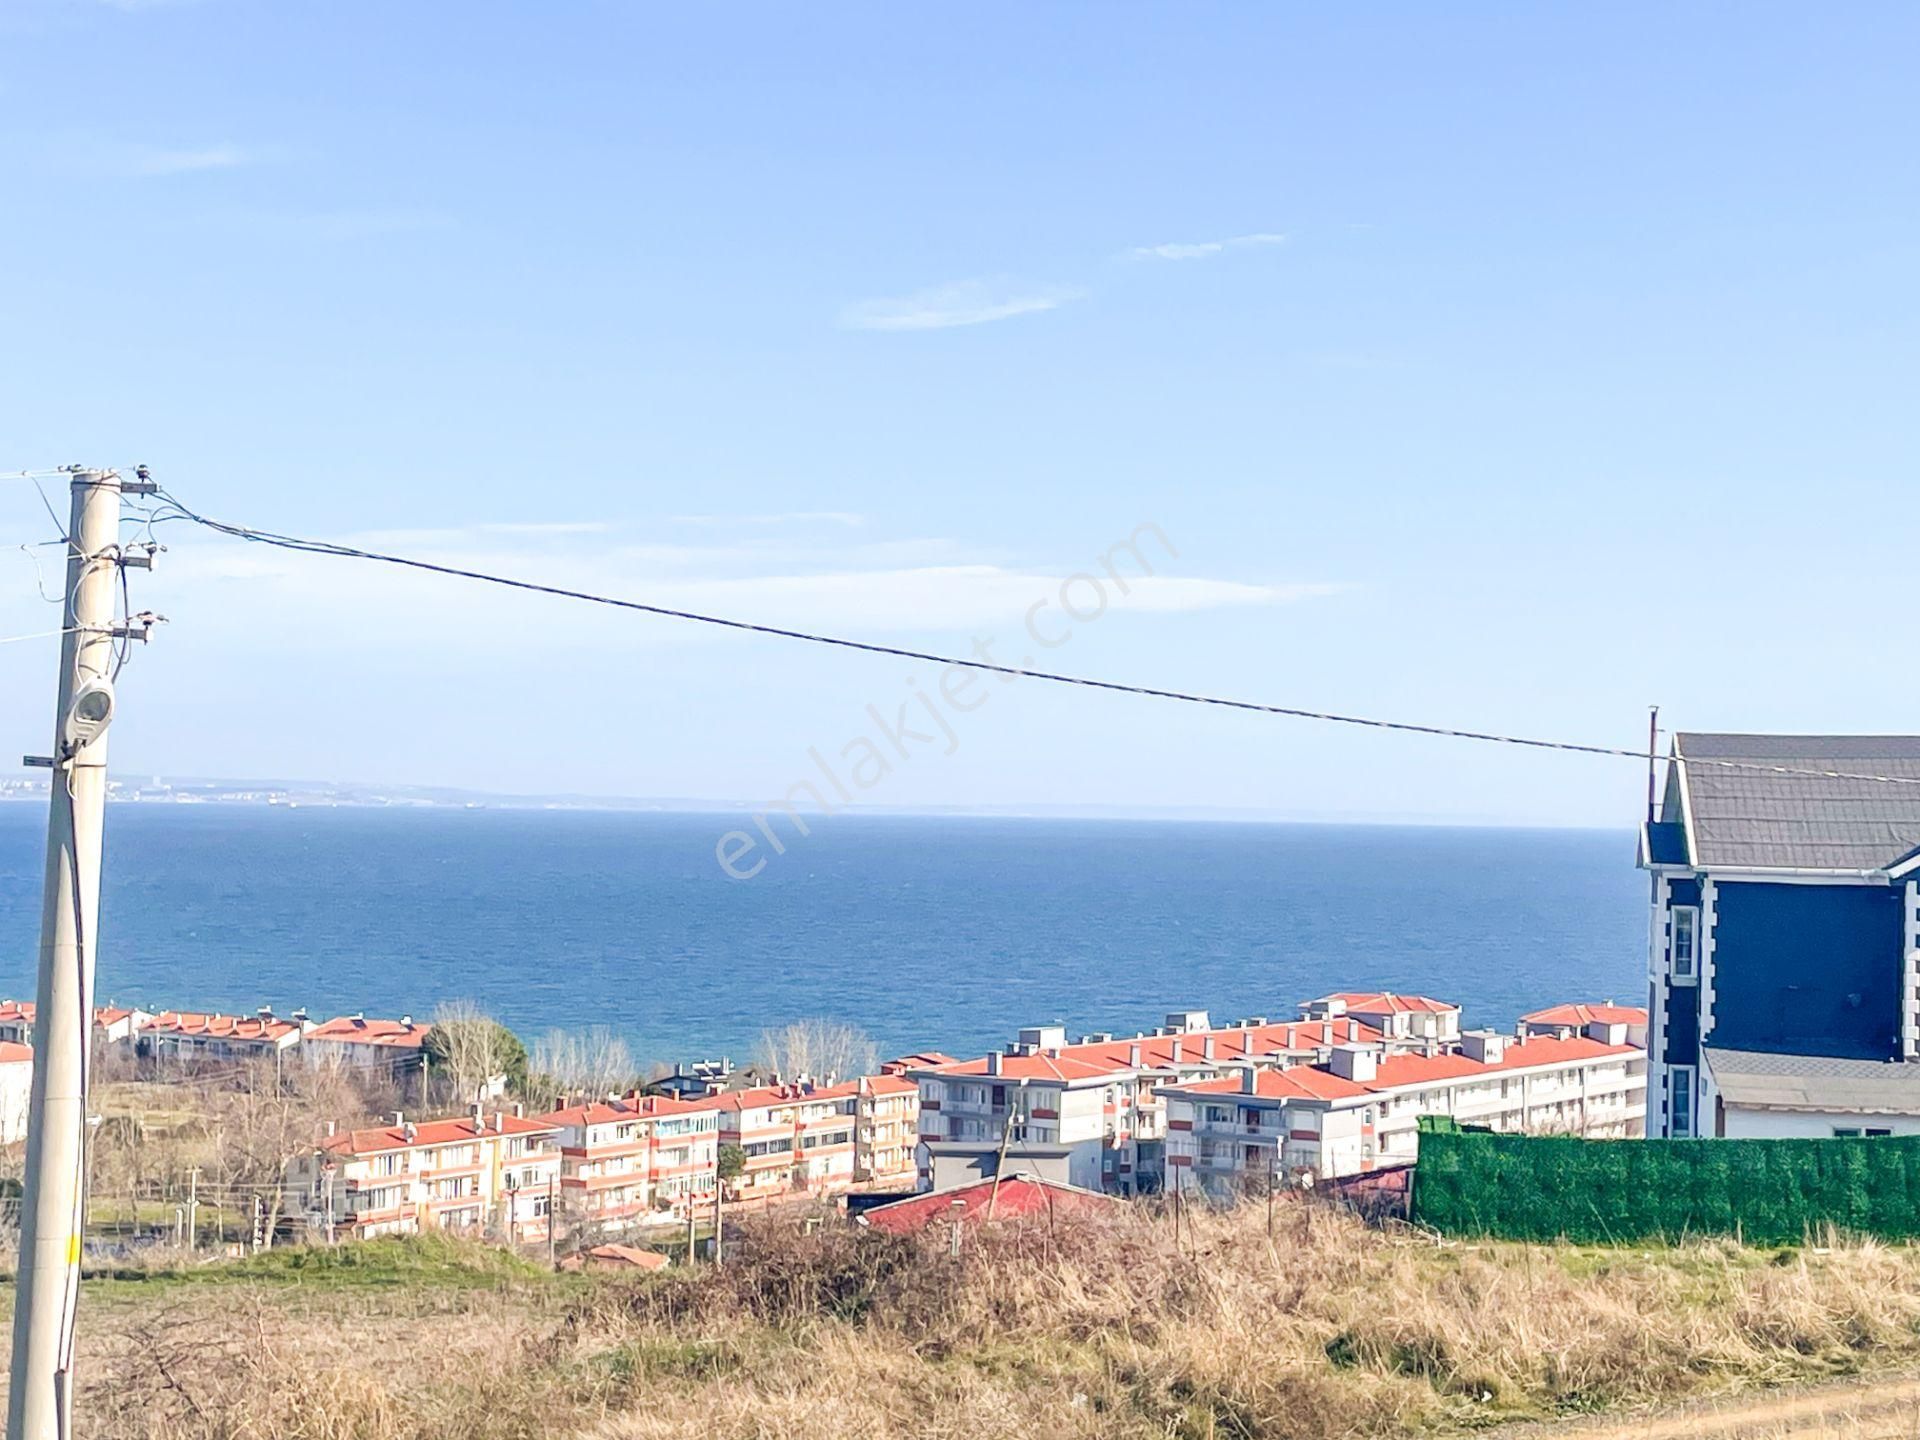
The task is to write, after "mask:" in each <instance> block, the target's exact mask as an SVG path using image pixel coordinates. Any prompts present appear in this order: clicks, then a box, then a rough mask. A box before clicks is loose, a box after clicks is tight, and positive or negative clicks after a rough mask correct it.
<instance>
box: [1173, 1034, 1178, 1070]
mask: <svg viewBox="0 0 1920 1440" xmlns="http://www.w3.org/2000/svg"><path fill="white" fill-rule="evenodd" d="M1173 1063H1174V1064H1176V1065H1178V1064H1179V1063H1180V1041H1179V1039H1178V1038H1176V1039H1175V1040H1174V1042H1173Z"/></svg>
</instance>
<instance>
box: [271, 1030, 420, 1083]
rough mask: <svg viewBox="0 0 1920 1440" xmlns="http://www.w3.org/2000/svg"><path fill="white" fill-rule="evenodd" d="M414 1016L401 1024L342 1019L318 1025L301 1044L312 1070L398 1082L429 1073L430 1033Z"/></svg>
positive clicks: (307, 1034) (307, 1033)
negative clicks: (333, 1068)
mask: <svg viewBox="0 0 1920 1440" xmlns="http://www.w3.org/2000/svg"><path fill="white" fill-rule="evenodd" d="M432 1028H433V1027H432V1026H430V1025H424V1024H419V1023H416V1022H415V1020H414V1018H413V1017H412V1016H411V1015H402V1016H401V1017H400V1018H399V1019H398V1020H369V1019H368V1018H367V1017H366V1016H365V1015H342V1016H339V1017H338V1018H337V1019H333V1020H329V1021H327V1022H326V1023H325V1024H322V1025H315V1026H314V1027H313V1028H311V1029H310V1030H308V1031H307V1032H306V1034H305V1035H304V1036H303V1037H302V1038H301V1041H300V1053H301V1055H302V1057H303V1058H304V1059H305V1060H306V1062H307V1065H308V1068H310V1069H315V1070H317V1069H320V1068H321V1067H323V1066H329V1065H337V1066H341V1067H343V1068H348V1069H353V1070H358V1071H362V1072H365V1073H370V1074H378V1075H381V1076H383V1077H386V1078H391V1079H395V1080H399V1079H403V1078H406V1077H409V1076H417V1075H422V1074H425V1073H426V1064H427V1032H428V1031H429V1030H431V1029H432Z"/></svg>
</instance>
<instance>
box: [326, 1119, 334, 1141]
mask: <svg viewBox="0 0 1920 1440" xmlns="http://www.w3.org/2000/svg"><path fill="white" fill-rule="evenodd" d="M327 1138H328V1139H329V1140H331V1139H332V1138H333V1121H331V1120H329V1121H327Z"/></svg>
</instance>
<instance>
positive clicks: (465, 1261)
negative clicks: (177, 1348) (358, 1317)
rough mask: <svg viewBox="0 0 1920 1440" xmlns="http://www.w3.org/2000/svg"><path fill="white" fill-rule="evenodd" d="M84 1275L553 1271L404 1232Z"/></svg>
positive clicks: (415, 1282) (329, 1281)
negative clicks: (239, 1257)
mask: <svg viewBox="0 0 1920 1440" xmlns="http://www.w3.org/2000/svg"><path fill="white" fill-rule="evenodd" d="M90 1278H97V1279H100V1280H112V1281H122V1282H129V1283H137V1284H139V1285H142V1286H151V1285H165V1284H184V1285H209V1284H213V1285H218V1284H254V1285H299V1286H302V1287H305V1288H322V1289H383V1288H399V1287H407V1288H411V1289H421V1288H433V1287H439V1288H445V1289H467V1290H470V1289H493V1288H500V1287H503V1286H513V1287H520V1286H529V1285H544V1284H551V1283H553V1282H554V1281H555V1280H556V1278H557V1277H555V1276H554V1275H553V1273H552V1272H551V1271H549V1270H548V1269H547V1268H546V1267H545V1266H544V1265H539V1264H536V1263H534V1262H533V1261H531V1260H527V1259H524V1258H522V1257H521V1256H519V1255H517V1254H515V1253H514V1252H513V1251H511V1250H506V1249H503V1248H501V1247H499V1246H494V1245H482V1244H480V1243H478V1242H477V1241H472V1240H460V1239H455V1238H454V1237H452V1236H447V1235H409V1236H392V1237H388V1238H385V1239H380V1240H361V1241H356V1242H354V1243H353V1244H348V1245H332V1246H324V1245H293V1246H285V1247H282V1248H280V1249H275V1250H267V1251H264V1252H262V1253H261V1254H258V1255H249V1256H247V1257H246V1258H245V1259H243V1260H223V1261H217V1262H214V1263H211V1264H205V1265H193V1266H184V1265H183V1266H171V1267H167V1268H164V1269H152V1270H148V1269H140V1268H137V1267H132V1266H128V1267H122V1268H116V1269H106V1270H102V1271H100V1272H98V1274H97V1276H93V1277H90Z"/></svg>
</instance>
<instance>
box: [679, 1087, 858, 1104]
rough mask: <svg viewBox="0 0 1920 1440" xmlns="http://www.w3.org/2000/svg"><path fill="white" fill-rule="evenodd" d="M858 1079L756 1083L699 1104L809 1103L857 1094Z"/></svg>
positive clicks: (714, 1096) (712, 1097) (840, 1098)
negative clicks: (827, 1083) (777, 1083)
mask: <svg viewBox="0 0 1920 1440" xmlns="http://www.w3.org/2000/svg"><path fill="white" fill-rule="evenodd" d="M859 1090H860V1082H859V1081H858V1080H842V1081H841V1082H840V1083H839V1084H837V1085H805V1084H794V1085H756V1086H754V1087H753V1088H752V1089H750V1090H728V1091H725V1092H724V1093H722V1094H719V1095H711V1096H709V1097H707V1100H706V1101H704V1102H696V1103H698V1104H699V1106H700V1108H703V1109H704V1108H706V1106H707V1105H709V1104H711V1105H714V1106H717V1107H718V1108H720V1109H722V1110H761V1109H770V1108H773V1107H776V1106H780V1105H810V1104H812V1103H813V1102H814V1101H816V1100H844V1099H846V1098H847V1097H848V1096H849V1095H855V1094H858V1093H859Z"/></svg>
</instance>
